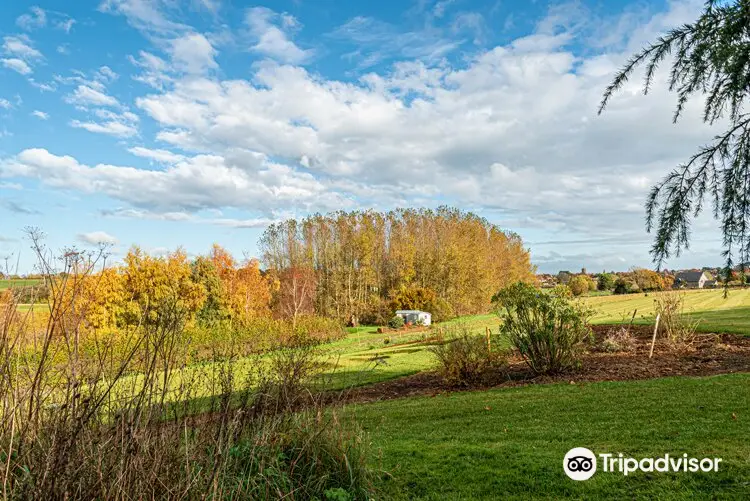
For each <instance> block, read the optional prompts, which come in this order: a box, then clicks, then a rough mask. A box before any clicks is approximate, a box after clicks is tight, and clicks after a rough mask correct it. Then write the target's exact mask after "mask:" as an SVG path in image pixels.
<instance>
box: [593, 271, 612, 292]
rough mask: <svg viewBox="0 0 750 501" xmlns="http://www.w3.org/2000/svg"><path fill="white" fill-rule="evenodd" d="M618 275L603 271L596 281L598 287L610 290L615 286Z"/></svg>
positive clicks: (602, 289) (601, 289)
mask: <svg viewBox="0 0 750 501" xmlns="http://www.w3.org/2000/svg"><path fill="white" fill-rule="evenodd" d="M616 281H617V275H615V274H614V273H602V274H601V275H599V278H598V280H597V282H596V287H597V289H599V290H600V291H609V290H612V289H614V288H615V282H616Z"/></svg>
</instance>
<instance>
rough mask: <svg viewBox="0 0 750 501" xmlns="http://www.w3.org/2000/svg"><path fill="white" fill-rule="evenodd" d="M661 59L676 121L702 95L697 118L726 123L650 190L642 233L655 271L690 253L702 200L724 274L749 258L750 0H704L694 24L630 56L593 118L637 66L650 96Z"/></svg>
mask: <svg viewBox="0 0 750 501" xmlns="http://www.w3.org/2000/svg"><path fill="white" fill-rule="evenodd" d="M663 62H668V64H669V66H670V70H669V79H668V86H669V90H670V91H673V92H675V93H676V94H677V105H676V108H675V112H674V115H673V121H674V122H677V121H678V120H679V118H680V117H681V116H682V113H683V111H684V108H685V105H686V104H687V102H688V101H689V100H690V99H693V98H696V97H704V98H705V104H704V107H703V121H704V122H706V123H708V124H715V123H716V122H718V121H720V120H723V121H722V123H726V124H727V125H726V130H724V132H722V133H721V134H719V135H717V136H716V137H714V139H713V141H712V142H710V143H709V144H706V145H704V146H702V147H700V148H699V149H698V151H697V152H695V153H694V154H693V155H692V156H691V157H690V158H689V159H688V160H687V161H686V162H685V163H684V164H682V165H679V166H677V167H676V168H675V169H674V170H673V171H672V172H670V173H669V174H668V175H667V176H666V177H665V178H664V179H663V180H662V181H661V182H660V183H658V184H657V185H656V186H654V187H653V188H652V190H651V193H650V194H649V197H648V200H647V202H646V212H647V217H646V225H647V229H648V230H649V231H653V232H654V233H655V238H654V243H653V246H652V249H651V252H652V255H653V257H654V261H655V262H656V264H657V265H658V266H661V265H662V264H663V262H664V260H665V259H667V258H669V257H670V256H672V255H679V254H680V252H681V251H682V250H683V249H686V248H688V246H689V239H690V225H691V220H692V219H693V218H694V217H696V216H697V215H698V214H700V213H701V211H702V210H703V209H704V206H705V205H706V203H707V202H708V203H710V205H711V206H712V209H713V215H714V218H715V219H716V220H717V221H719V222H720V225H721V231H722V234H723V246H724V251H723V254H724V258H725V261H726V269H725V272H726V274H727V275H728V272H729V270H731V268H732V267H733V266H734V262H735V258H739V262H740V263H742V264H744V263H746V262H748V260H749V259H748V258H749V257H750V113H748V112H747V111H746V109H745V99H746V97H747V96H748V91H749V90H750V0H734V1H727V0H708V1H707V2H706V4H705V7H704V9H703V12H702V13H701V15H700V16H699V17H698V19H697V20H696V21H695V22H693V23H689V24H685V25H683V26H680V27H678V28H675V29H673V30H671V31H669V32H668V33H666V34H664V35H662V36H661V37H659V38H658V39H657V40H656V41H654V42H653V43H652V44H650V45H648V46H646V47H645V48H644V49H643V50H641V51H640V52H639V53H637V54H635V55H634V56H633V57H632V58H631V59H630V60H629V61H628V62H627V63H626V64H625V66H624V67H623V68H622V69H621V70H620V71H619V72H618V73H617V74H616V75H615V77H614V79H613V80H612V83H611V84H610V85H609V87H607V89H606V91H605V92H604V96H603V98H602V102H601V106H600V108H599V113H602V111H604V109H605V108H606V106H607V104H608V103H609V101H610V98H611V97H612V96H613V95H614V94H615V93H616V92H617V91H618V90H619V89H620V88H621V87H622V86H623V84H625V82H627V81H628V79H629V78H630V77H631V76H632V75H633V72H634V71H635V70H636V68H638V67H644V69H645V78H644V86H643V91H644V93H648V91H649V89H650V88H651V86H652V84H653V82H654V76H655V74H656V71H657V68H658V67H659V65H660V64H661V63H663ZM724 121H725V122H724Z"/></svg>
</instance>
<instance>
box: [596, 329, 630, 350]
mask: <svg viewBox="0 0 750 501" xmlns="http://www.w3.org/2000/svg"><path fill="white" fill-rule="evenodd" d="M635 345H636V340H635V337H634V336H633V333H632V332H630V329H629V328H628V327H627V326H624V325H623V326H620V327H616V328H612V329H610V330H608V331H607V334H606V335H605V336H604V339H603V340H602V342H601V349H602V351H606V352H609V353H615V352H624V351H633V350H634V349H635Z"/></svg>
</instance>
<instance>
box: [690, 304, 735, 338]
mask: <svg viewBox="0 0 750 501" xmlns="http://www.w3.org/2000/svg"><path fill="white" fill-rule="evenodd" d="M687 316H688V317H689V318H690V319H691V320H694V321H696V322H699V324H698V330H699V331H700V332H716V333H725V332H726V333H732V334H744V335H746V336H748V335H750V306H743V307H740V308H727V309H724V310H714V311H696V312H689V313H687Z"/></svg>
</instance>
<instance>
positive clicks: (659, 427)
mask: <svg viewBox="0 0 750 501" xmlns="http://www.w3.org/2000/svg"><path fill="white" fill-rule="evenodd" d="M749 389H750V375H728V376H715V377H709V378H669V379H657V380H650V381H635V382H617V383H594V384H585V385H577V384H576V385H571V384H554V385H537V386H528V387H522V388H510V389H498V390H491V391H483V392H463V393H452V394H449V395H439V396H435V397H419V398H408V399H400V400H392V401H387V402H381V403H375V404H362V405H356V406H351V407H348V408H347V409H346V410H345V412H346V413H347V414H348V415H349V416H352V417H356V419H357V422H358V423H360V425H362V426H364V427H365V429H366V430H367V431H368V432H369V433H370V437H371V440H372V447H373V449H372V451H371V461H372V464H373V466H375V467H378V468H381V469H382V470H384V471H385V472H388V473H389V475H386V474H383V475H381V480H380V481H379V485H378V486H379V488H380V490H381V495H382V498H384V499H432V500H438V499H466V500H469V499H471V500H481V499H565V498H573V499H582V498H584V499H585V498H589V499H636V498H638V499H750V481H749V480H748V479H750V448H748V445H747V444H748V443H750V393H749V392H748V390H749ZM573 447H587V448H589V449H591V450H593V451H594V453H597V454H598V453H605V452H611V453H614V454H615V455H617V454H618V453H620V452H622V453H624V454H625V455H626V456H632V457H636V458H643V457H659V456H663V455H664V454H665V453H669V454H670V455H671V456H673V457H674V456H681V455H682V454H683V453H687V454H688V455H689V456H691V457H699V458H702V457H719V458H722V459H723V462H722V463H721V466H720V468H719V471H718V472H717V473H713V472H710V473H643V472H637V473H635V474H631V475H630V476H628V477H625V476H623V475H622V474H620V473H605V472H603V471H601V467H600V469H599V471H598V472H597V473H596V474H595V475H594V477H593V478H591V479H590V480H588V481H585V482H575V481H572V480H570V479H568V478H567V476H565V474H564V472H563V468H562V461H563V457H564V455H565V453H566V452H567V451H568V450H570V449H572V448H573Z"/></svg>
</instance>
